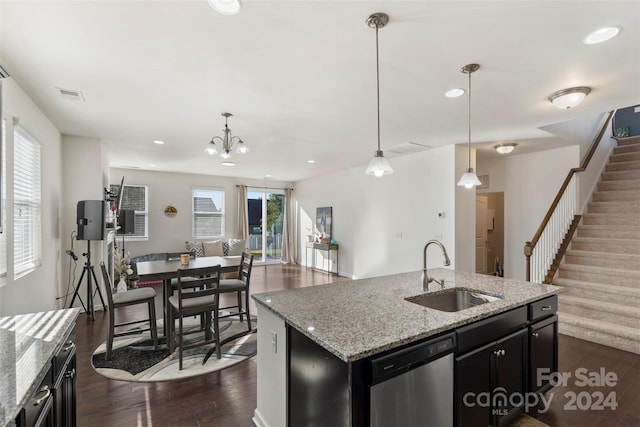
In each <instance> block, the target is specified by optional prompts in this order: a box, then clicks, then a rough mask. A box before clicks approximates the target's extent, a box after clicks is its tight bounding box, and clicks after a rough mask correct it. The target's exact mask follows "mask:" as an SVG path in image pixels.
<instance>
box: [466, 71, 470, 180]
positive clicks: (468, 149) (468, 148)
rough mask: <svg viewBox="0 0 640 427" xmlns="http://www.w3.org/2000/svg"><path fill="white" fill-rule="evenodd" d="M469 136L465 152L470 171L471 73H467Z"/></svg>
mask: <svg viewBox="0 0 640 427" xmlns="http://www.w3.org/2000/svg"><path fill="white" fill-rule="evenodd" d="M468 123H469V136H468V141H469V142H468V147H467V152H468V156H469V169H471V72H470V73H469V118H468Z"/></svg>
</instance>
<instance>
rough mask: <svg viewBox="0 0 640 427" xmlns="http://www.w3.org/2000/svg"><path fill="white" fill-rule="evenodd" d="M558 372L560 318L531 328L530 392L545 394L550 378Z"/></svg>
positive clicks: (546, 320) (552, 318)
mask: <svg viewBox="0 0 640 427" xmlns="http://www.w3.org/2000/svg"><path fill="white" fill-rule="evenodd" d="M557 371H558V316H555V315H554V316H551V317H549V318H548V319H545V320H542V321H539V322H536V323H534V324H532V325H531V326H529V391H530V392H533V393H544V392H546V391H547V390H549V389H550V388H551V387H552V385H551V383H550V382H549V378H550V376H551V374H552V373H553V372H557Z"/></svg>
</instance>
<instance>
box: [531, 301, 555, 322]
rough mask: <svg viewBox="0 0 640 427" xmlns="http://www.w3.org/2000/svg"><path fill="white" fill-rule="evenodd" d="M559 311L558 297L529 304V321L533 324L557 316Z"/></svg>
mask: <svg viewBox="0 0 640 427" xmlns="http://www.w3.org/2000/svg"><path fill="white" fill-rule="evenodd" d="M556 311H558V296H557V295H553V296H550V297H548V298H545V299H541V300H540V301H535V302H532V303H531V304H529V321H530V322H533V321H536V320H538V319H542V318H544V317H548V316H551V315H554V314H556Z"/></svg>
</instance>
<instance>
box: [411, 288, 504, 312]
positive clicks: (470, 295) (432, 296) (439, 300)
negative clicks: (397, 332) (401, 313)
mask: <svg viewBox="0 0 640 427" xmlns="http://www.w3.org/2000/svg"><path fill="white" fill-rule="evenodd" d="M501 299H502V298H501V297H497V296H495V295H488V294H486V293H484V292H481V291H477V290H474V289H466V288H451V289H445V290H443V291H439V292H432V293H428V294H422V295H418V296H415V297H410V298H406V300H407V301H409V302H412V303H414V304H419V305H422V306H424V307H428V308H433V309H436V310H440V311H449V312H454V311H460V310H464V309H466V308H471V307H475V306H478V305H482V304H487V303H490V302H493V301H498V300H501Z"/></svg>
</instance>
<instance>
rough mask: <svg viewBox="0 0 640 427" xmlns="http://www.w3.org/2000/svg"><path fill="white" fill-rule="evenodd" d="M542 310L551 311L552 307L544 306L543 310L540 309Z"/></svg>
mask: <svg viewBox="0 0 640 427" xmlns="http://www.w3.org/2000/svg"><path fill="white" fill-rule="evenodd" d="M540 310H542V311H549V310H551V306H550V305H544V306H542V308H540Z"/></svg>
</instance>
